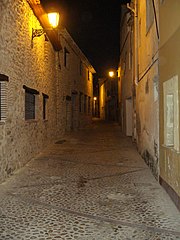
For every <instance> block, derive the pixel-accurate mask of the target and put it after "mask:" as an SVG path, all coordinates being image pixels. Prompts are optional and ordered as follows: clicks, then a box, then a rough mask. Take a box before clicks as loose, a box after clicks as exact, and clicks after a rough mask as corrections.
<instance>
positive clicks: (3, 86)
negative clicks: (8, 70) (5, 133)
mask: <svg viewBox="0 0 180 240" xmlns="http://www.w3.org/2000/svg"><path fill="white" fill-rule="evenodd" d="M8 80H9V78H8V76H6V75H3V74H0V121H2V122H4V121H5V120H6V117H7V82H8Z"/></svg>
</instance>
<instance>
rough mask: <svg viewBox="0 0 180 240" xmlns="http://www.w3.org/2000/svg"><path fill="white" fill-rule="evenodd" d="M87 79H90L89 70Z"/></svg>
mask: <svg viewBox="0 0 180 240" xmlns="http://www.w3.org/2000/svg"><path fill="white" fill-rule="evenodd" d="M88 80H90V71H89V70H88Z"/></svg>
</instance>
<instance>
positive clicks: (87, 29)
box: [41, 0, 121, 77]
mask: <svg viewBox="0 0 180 240" xmlns="http://www.w3.org/2000/svg"><path fill="white" fill-rule="evenodd" d="M41 2H42V4H43V5H44V7H45V8H46V7H47V8H48V7H49V4H50V5H52V4H54V6H55V7H57V9H58V10H59V11H60V17H61V20H60V23H61V25H62V26H64V27H66V28H67V30H68V32H69V33H70V34H71V36H72V37H73V39H74V41H75V42H76V43H77V45H78V46H79V47H80V49H81V50H82V52H83V53H84V54H85V55H86V57H87V58H88V60H89V61H90V62H91V64H92V65H93V67H94V68H95V69H96V71H97V76H98V77H100V76H105V75H106V72H107V71H108V69H109V68H117V65H118V61H119V30H120V28H119V24H120V3H121V1H120V0H109V1H108V0H81V1H80V0H51V1H50V0H41Z"/></svg>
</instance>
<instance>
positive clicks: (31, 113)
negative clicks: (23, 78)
mask: <svg viewBox="0 0 180 240" xmlns="http://www.w3.org/2000/svg"><path fill="white" fill-rule="evenodd" d="M23 88H24V89H25V120H30V119H35V117H36V116H35V115H36V114H35V106H36V95H37V94H39V92H38V91H37V90H35V89H32V88H28V87H26V86H25V85H24V86H23Z"/></svg>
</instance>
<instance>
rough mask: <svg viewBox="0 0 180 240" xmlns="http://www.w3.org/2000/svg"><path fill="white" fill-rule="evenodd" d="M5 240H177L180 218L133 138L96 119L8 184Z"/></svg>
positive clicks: (2, 209) (1, 213)
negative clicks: (138, 150)
mask: <svg viewBox="0 0 180 240" xmlns="http://www.w3.org/2000/svg"><path fill="white" fill-rule="evenodd" d="M0 203H1V204H0V240H10V239H13V240H30V239H37V240H46V239H49V240H53V239H54V240H55V239H62V240H70V239H78V240H111V239H112V240H141V239H142V240H145V239H146V240H149V239H151V240H161V239H166V240H174V239H180V214H179V211H178V210H177V208H176V207H175V205H174V203H173V202H172V201H171V199H170V198H169V196H168V195H167V194H166V192H165V191H164V189H162V187H161V186H160V185H159V184H158V182H157V181H156V180H155V179H154V177H153V176H152V174H151V172H150V170H149V168H148V167H147V166H146V164H145V163H144V161H143V160H142V158H141V157H140V156H139V154H138V152H137V150H136V147H135V145H133V144H132V141H131V139H130V138H127V137H124V136H122V135H121V133H120V127H119V126H118V125H117V124H115V123H105V122H101V121H98V120H95V121H94V122H93V124H92V126H91V127H89V128H87V129H83V130H81V131H79V132H75V133H70V134H67V135H66V136H65V137H64V138H61V139H59V140H58V141H57V142H56V144H52V145H49V146H48V147H47V148H46V149H45V150H44V151H43V152H42V153H41V154H39V155H38V156H37V157H36V158H34V159H33V160H32V161H31V162H29V163H28V164H27V165H26V166H25V167H24V168H22V169H21V170H19V171H18V172H16V173H15V174H14V175H13V176H11V177H10V178H9V179H8V180H7V181H6V182H5V183H3V184H1V185H0Z"/></svg>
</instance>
